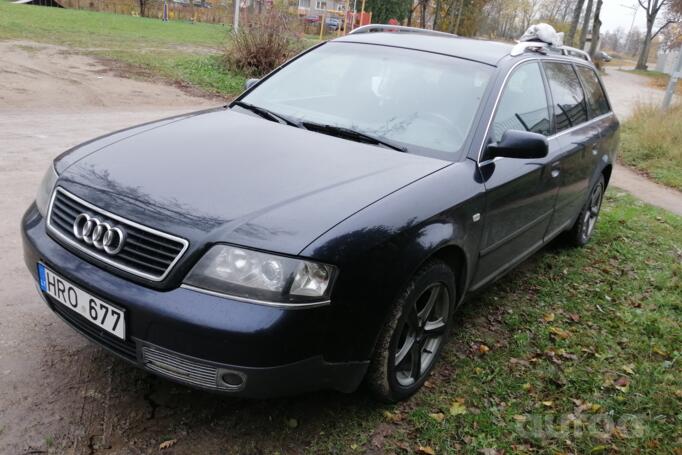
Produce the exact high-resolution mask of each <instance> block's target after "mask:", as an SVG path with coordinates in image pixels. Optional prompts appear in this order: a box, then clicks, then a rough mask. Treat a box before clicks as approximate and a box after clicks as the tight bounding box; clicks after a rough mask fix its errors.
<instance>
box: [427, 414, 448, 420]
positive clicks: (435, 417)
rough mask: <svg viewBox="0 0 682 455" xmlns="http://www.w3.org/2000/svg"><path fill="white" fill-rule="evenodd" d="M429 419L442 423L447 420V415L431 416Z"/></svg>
mask: <svg viewBox="0 0 682 455" xmlns="http://www.w3.org/2000/svg"><path fill="white" fill-rule="evenodd" d="M429 417H431V418H432V419H433V420H435V421H436V422H442V421H443V420H445V414H443V413H442V412H436V413H433V414H429Z"/></svg>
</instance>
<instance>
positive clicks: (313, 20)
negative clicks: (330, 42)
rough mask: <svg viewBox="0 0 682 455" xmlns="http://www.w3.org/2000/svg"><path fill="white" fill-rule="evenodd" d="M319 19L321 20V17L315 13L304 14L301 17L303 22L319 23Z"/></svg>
mask: <svg viewBox="0 0 682 455" xmlns="http://www.w3.org/2000/svg"><path fill="white" fill-rule="evenodd" d="M320 21H322V18H320V16H317V15H315V14H311V15H308V16H305V17H304V18H303V23H305V24H319V23H320Z"/></svg>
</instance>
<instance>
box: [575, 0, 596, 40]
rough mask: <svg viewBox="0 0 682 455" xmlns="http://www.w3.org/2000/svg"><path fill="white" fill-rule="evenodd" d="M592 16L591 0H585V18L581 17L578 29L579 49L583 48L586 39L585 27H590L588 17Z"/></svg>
mask: <svg viewBox="0 0 682 455" xmlns="http://www.w3.org/2000/svg"><path fill="white" fill-rule="evenodd" d="M591 17H592V0H587V7H586V8H585V18H584V19H583V26H582V28H581V29H580V41H579V42H578V43H579V44H578V46H576V47H579V48H580V49H584V48H585V41H587V29H589V28H590V18H591Z"/></svg>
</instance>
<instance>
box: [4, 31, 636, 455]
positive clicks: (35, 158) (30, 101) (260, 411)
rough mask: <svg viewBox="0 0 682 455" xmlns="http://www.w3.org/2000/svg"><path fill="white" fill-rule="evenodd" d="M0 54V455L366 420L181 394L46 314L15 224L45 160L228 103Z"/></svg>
mask: <svg viewBox="0 0 682 455" xmlns="http://www.w3.org/2000/svg"><path fill="white" fill-rule="evenodd" d="M0 55H1V56H2V57H1V60H0V214H2V216H1V218H0V245H2V249H1V250H0V251H1V253H0V257H1V258H2V260H1V261H0V454H5V453H7V454H14V453H75V454H80V453H112V454H119V453H120V454H128V453H131V454H136V453H156V452H158V450H159V444H160V443H162V442H164V441H168V440H176V441H177V442H176V443H175V444H174V445H173V447H172V448H170V449H168V450H164V452H163V453H272V452H280V453H299V452H300V451H301V450H302V448H304V447H306V445H307V443H308V442H309V441H310V439H311V438H314V437H316V436H319V435H320V434H321V433H322V432H329V431H330V430H332V429H333V428H334V427H335V426H336V425H357V422H361V421H362V417H363V413H368V412H369V409H370V408H372V407H373V406H375V405H374V404H372V403H371V402H370V401H369V400H368V398H367V397H366V396H365V395H363V394H362V393H358V394H354V395H341V394H332V393H319V394H312V395H307V396H304V397H298V398H291V399H280V400H268V401H248V400H236V399H232V398H229V397H222V396H216V395H211V394H207V393H202V392H197V391H193V390H190V389H188V388H185V387H182V386H177V385H173V384H171V383H169V382H167V381H165V380H162V379H159V378H156V377H154V376H151V375H148V374H147V373H145V372H143V371H140V370H138V369H136V368H134V367H132V366H130V365H128V364H126V363H124V362H123V361H120V360H118V359H117V358H114V357H113V356H112V355H110V354H108V353H106V352H105V351H103V350H102V349H100V348H98V347H97V346H95V345H93V344H91V343H89V342H87V341H86V340H85V339H84V338H82V337H81V336H80V335H78V334H77V333H75V332H74V331H73V330H72V329H71V328H69V327H68V326H67V325H66V324H64V323H63V322H62V321H61V320H59V319H58V318H57V317H56V316H55V315H53V314H52V313H51V312H50V311H49V310H48V308H47V307H46V306H45V305H44V304H43V303H42V301H41V300H40V298H39V297H38V294H37V292H36V291H35V289H34V283H33V282H32V279H31V278H30V276H29V274H28V272H27V271H26V270H25V266H24V263H23V259H22V253H21V242H20V235H19V220H20V218H21V215H22V213H23V211H24V210H25V209H26V208H27V207H28V206H29V204H30V203H31V201H32V200H33V198H34V196H35V191H36V188H37V185H38V182H39V181H40V178H41V176H42V174H43V173H44V171H45V169H46V168H47V166H48V164H49V163H50V160H51V159H52V158H54V157H55V156H56V155H57V154H59V153H61V152H62V151H64V150H66V149H68V148H69V147H71V146H73V145H76V144H78V143H80V142H83V141H85V140H87V139H90V138H92V137H95V136H98V135H100V134H104V133H107V132H110V131H113V130H116V129H119V128H123V127H126V126H129V125H133V124H136V123H141V122H145V121H149V120H153V119H157V118H162V117H165V116H170V115H174V114H177V113H180V112H187V111H192V110H197V109H201V108H205V107H209V106H213V105H217V104H219V103H220V102H219V101H218V100H208V99H204V98H196V97H191V96H188V95H187V94H186V93H184V92H182V91H180V90H178V89H176V88H174V87H169V86H165V85H161V84H153V83H150V82H144V81H137V80H132V79H126V78H122V77H118V76H117V74H118V73H114V72H112V71H110V70H109V69H108V68H107V67H105V66H103V65H102V64H101V63H99V62H98V61H96V60H93V59H91V58H88V57H83V56H78V55H73V54H71V53H69V52H67V50H65V49H63V48H59V47H54V46H45V45H37V44H33V43H28V42H23V43H18V42H0ZM613 80H614V79H608V78H607V84H609V83H612V82H613ZM619 80H620V79H619ZM618 90H620V89H618ZM612 96H613V92H612ZM623 96H625V92H624V95H623ZM614 98H615V97H614ZM614 102H616V101H615V100H614ZM618 103H620V104H622V102H620V101H618Z"/></svg>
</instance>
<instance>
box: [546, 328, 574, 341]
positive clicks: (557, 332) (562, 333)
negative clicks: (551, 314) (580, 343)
mask: <svg viewBox="0 0 682 455" xmlns="http://www.w3.org/2000/svg"><path fill="white" fill-rule="evenodd" d="M549 333H550V335H553V336H554V337H556V338H561V339H562V340H565V339H567V338H569V337H570V336H571V332H569V331H568V330H564V329H560V328H559V327H554V326H552V327H550V328H549Z"/></svg>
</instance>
